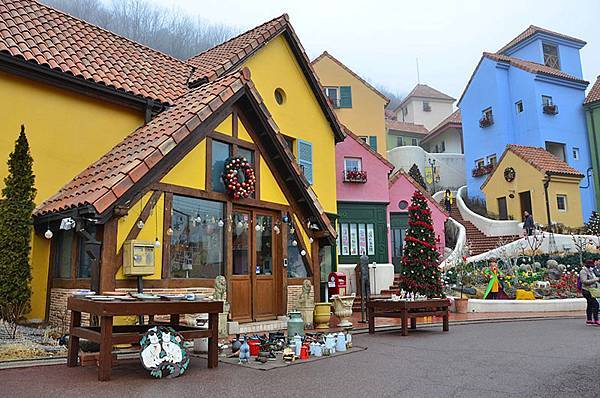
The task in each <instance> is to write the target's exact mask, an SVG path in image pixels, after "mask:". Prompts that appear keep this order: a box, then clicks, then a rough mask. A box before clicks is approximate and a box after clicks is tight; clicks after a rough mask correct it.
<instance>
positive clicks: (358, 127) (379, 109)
mask: <svg viewBox="0 0 600 398" xmlns="http://www.w3.org/2000/svg"><path fill="white" fill-rule="evenodd" d="M313 67H314V69H315V72H316V73H317V75H318V76H319V80H320V81H321V85H322V86H323V87H327V86H333V87H336V86H351V87H352V108H338V109H335V113H336V114H337V116H338V118H339V119H340V121H341V122H342V123H343V124H344V125H345V126H346V127H348V128H349V129H350V130H352V132H354V133H355V134H356V135H361V136H369V135H375V136H377V152H379V153H380V154H382V155H383V156H386V150H387V141H386V132H385V105H386V101H385V100H384V99H383V98H382V97H381V96H380V95H378V94H377V93H375V92H374V91H373V90H372V89H370V88H369V87H368V86H366V85H365V84H364V83H363V82H361V81H360V80H359V79H357V78H356V77H355V76H354V75H352V74H351V73H350V72H348V71H347V70H345V69H344V68H342V67H341V66H340V65H339V64H338V63H337V62H335V61H333V60H332V59H331V58H329V57H328V56H324V57H321V58H320V59H319V60H318V61H317V62H315V63H314V64H313Z"/></svg>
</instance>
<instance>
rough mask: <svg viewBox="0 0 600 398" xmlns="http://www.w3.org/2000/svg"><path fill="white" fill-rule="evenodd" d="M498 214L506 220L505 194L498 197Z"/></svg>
mask: <svg viewBox="0 0 600 398" xmlns="http://www.w3.org/2000/svg"><path fill="white" fill-rule="evenodd" d="M498 214H499V216H500V219H501V220H508V206H507V205H506V196H503V197H501V198H498Z"/></svg>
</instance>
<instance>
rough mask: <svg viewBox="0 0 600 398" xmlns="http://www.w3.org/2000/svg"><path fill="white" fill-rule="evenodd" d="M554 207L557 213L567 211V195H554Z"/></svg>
mask: <svg viewBox="0 0 600 398" xmlns="http://www.w3.org/2000/svg"><path fill="white" fill-rule="evenodd" d="M556 207H557V208H558V211H567V195H556Z"/></svg>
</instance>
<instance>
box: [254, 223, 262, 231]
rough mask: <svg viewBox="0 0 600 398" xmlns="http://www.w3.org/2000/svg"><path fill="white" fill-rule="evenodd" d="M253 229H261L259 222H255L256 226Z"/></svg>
mask: <svg viewBox="0 0 600 398" xmlns="http://www.w3.org/2000/svg"><path fill="white" fill-rule="evenodd" d="M254 229H255V230H256V232H259V231H260V230H261V228H260V224H256V227H254Z"/></svg>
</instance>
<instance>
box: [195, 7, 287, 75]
mask: <svg viewBox="0 0 600 398" xmlns="http://www.w3.org/2000/svg"><path fill="white" fill-rule="evenodd" d="M288 22H289V18H288V16H287V14H283V15H282V16H279V17H277V18H274V19H272V20H270V21H267V22H265V23H263V24H262V25H259V26H257V27H255V28H253V29H250V30H249V31H247V32H244V33H242V34H240V35H238V36H236V37H234V38H232V39H229V40H227V41H226V42H224V43H221V44H219V45H218V46H215V47H213V48H210V49H208V50H206V51H204V52H202V53H200V54H198V55H195V56H193V57H191V58H189V59H188V60H187V62H188V63H189V64H190V65H192V66H193V67H194V68H196V70H195V71H194V73H193V74H192V78H191V79H190V81H191V82H194V81H198V80H200V79H202V78H206V79H208V80H209V81H210V80H214V79H216V78H217V77H219V76H222V75H223V74H225V73H227V72H228V71H229V70H231V68H232V67H234V66H235V65H237V64H239V63H241V62H243V60H244V59H246V58H247V57H248V56H250V55H251V54H253V53H254V52H255V51H256V50H258V49H259V48H261V47H262V46H263V45H264V44H266V43H268V42H269V41H270V40H272V39H274V38H275V37H277V36H278V35H279V34H280V33H281V32H282V31H283V30H285V29H286V27H288V25H289V23H288Z"/></svg>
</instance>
